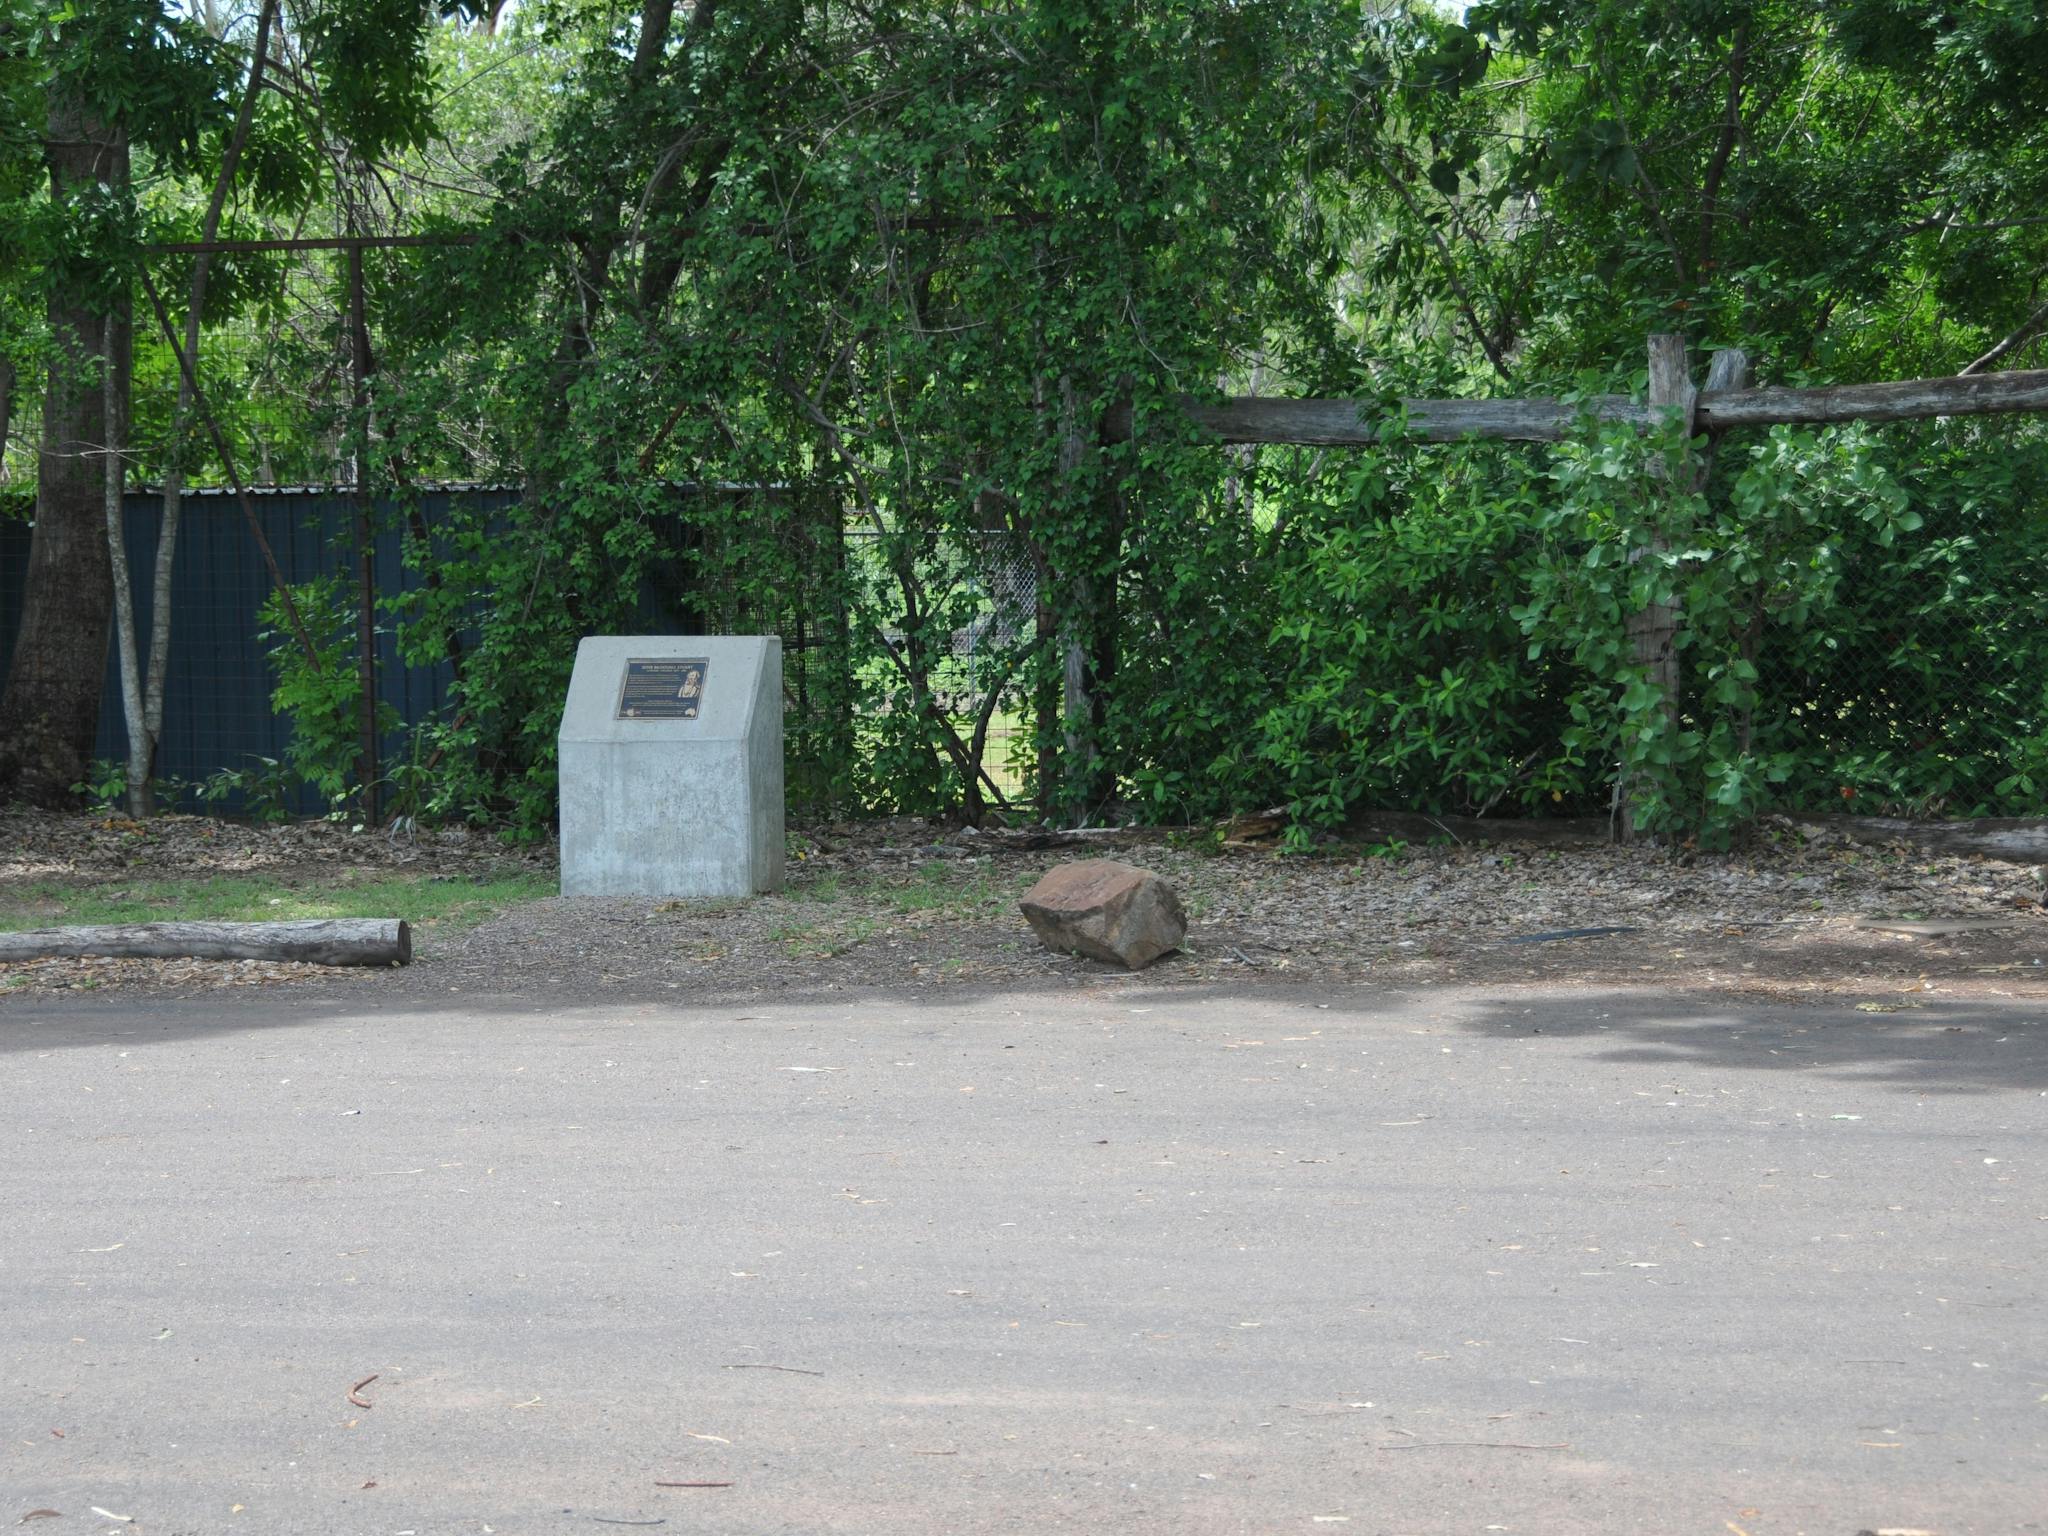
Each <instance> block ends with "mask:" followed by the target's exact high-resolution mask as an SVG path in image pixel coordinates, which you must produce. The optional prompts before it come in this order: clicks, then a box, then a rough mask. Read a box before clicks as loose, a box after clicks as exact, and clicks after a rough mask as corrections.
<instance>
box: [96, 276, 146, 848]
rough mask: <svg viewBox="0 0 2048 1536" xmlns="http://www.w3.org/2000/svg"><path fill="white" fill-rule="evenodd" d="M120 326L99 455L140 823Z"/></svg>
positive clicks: (106, 328)
mask: <svg viewBox="0 0 2048 1536" xmlns="http://www.w3.org/2000/svg"><path fill="white" fill-rule="evenodd" d="M116 330H117V323H116V321H115V320H114V317H113V316H111V315H109V316H108V317H107V319H106V321H105V323H104V324H103V325H102V327H101V330H100V335H101V337H102V338H103V344H102V351H101V355H102V357H104V359H105V361H104V362H103V363H102V364H101V367H100V398H101V404H102V409H104V410H105V412H106V415H107V441H106V445H105V446H104V447H103V448H102V449H101V450H100V462H101V464H102V465H103V466H104V471H103V475H102V485H103V487H104V495H105V498H106V515H107V562H108V565H109V567H110V569H111V575H112V580H113V589H114V625H115V630H114V640H115V644H116V645H117V646H118V647H119V648H120V658H121V717H122V721H123V723H124V724H125V725H126V726H127V728H128V772H127V778H128V796H127V798H128V814H129V815H130V816H133V817H134V818H135V819H136V820H138V821H140V820H141V819H142V818H143V817H145V816H147V815H148V814H149V799H150V796H149V764H150V760H151V758H152V757H153V756H154V755H155V752H156V737H155V735H154V734H153V733H152V732H151V731H150V729H149V725H148V722H147V721H146V720H145V719H144V718H143V709H142V680H141V679H140V678H139V677H137V676H136V673H135V585H134V582H133V581H132V579H131V578H130V577H129V574H128V534H127V529H126V526H125V525H124V523H123V520H122V518H123V514H122V507H121V502H122V493H123V492H124V491H125V490H126V489H127V482H128V472H127V462H126V460H125V459H124V458H123V456H122V449H123V448H124V446H125V445H126V439H127V436H128V434H127V433H126V432H125V431H124V430H122V429H123V428H124V427H125V426H126V422H125V421H124V420H123V418H124V416H125V415H126V413H125V412H124V411H123V410H122V408H121V402H122V396H123V393H124V391H123V389H122V381H123V379H124V377H125V375H126V374H127V372H128V368H127V366H125V365H127V364H128V363H129V362H130V359H128V358H125V357H123V356H122V355H121V353H120V341H119V338H118V337H117V336H116V334H115V332H116Z"/></svg>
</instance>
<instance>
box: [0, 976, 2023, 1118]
mask: <svg viewBox="0 0 2048 1536" xmlns="http://www.w3.org/2000/svg"><path fill="white" fill-rule="evenodd" d="M422 980H423V978H422V977H420V976H418V975H413V976H405V975H399V974H389V975H384V974H378V975H370V976H364V977H360V978H351V979H349V980H345V981H337V982H334V983H331V984H328V985H324V986H318V987H290V988H274V989H267V990H264V991H260V992H249V993H245V994H241V995H237V996H231V997H218V996H208V995H203V994H202V995H196V996H182V997H177V996H165V995H162V994H158V995H156V996H138V995H135V994H132V993H130V994H125V995H110V996H108V997H106V998H103V999H101V998H49V999H34V1000H31V999H26V998H23V999H18V1000H15V1001H14V1002H13V1004H12V1005H11V1006H10V1007H9V1008H8V1009H7V1010H6V1011H5V1012H4V1013H0V1054H4V1053H7V1052H20V1051H50V1050H62V1049H70V1048H79V1047H91V1046H104V1045H108V1044H120V1045H125V1046H133V1045H153V1044H170V1043H175V1042H178V1041H181V1040H192V1039H203V1038H209V1037H213V1036H217V1035H221V1034H228V1033H237V1032H246V1033H251V1034H256V1035H261V1034H265V1033H269V1032H273V1031H278V1030H282V1029H292V1028H302V1027H305V1026H308V1025H318V1026H321V1027H323V1028H326V1029H337V1030H346V1031H348V1032H349V1033H350V1034H352V1035H353V1036H354V1037H355V1038H356V1039H357V1040H359V1041H360V1042H361V1043H362V1044H364V1045H366V1046H367V1045H371V1044H373V1043H375V1042H376V1041H377V1040H378V1038H379V1037H380V1036H384V1035H387V1034H388V1033H390V1032H393V1031H404V1032H406V1033H409V1034H417V1033H419V1032H420V1031H422V1030H428V1031H431V1030H433V1029H434V1027H435V1025H436V1021H437V1020H442V1019H447V1020H448V1021H449V1022H450V1023H451V1024H452V1023H455V1022H457V1019H458V1018H459V1021H460V1023H461V1024H462V1027H463V1030H464V1033H463V1035H462V1036H461V1037H459V1038H457V1037H454V1036H451V1037H450V1039H449V1040H448V1042H447V1043H448V1044H450V1045H454V1046H459V1048H462V1049H475V1050H478V1051H484V1052H487V1051H488V1050H489V1049H490V1041H489V1039H488V1038H487V1032H488V1030H489V1027H490V1025H491V1024H492V1023H493V1022H495V1021H504V1022H508V1023H509V1022H511V1021H514V1020H522V1021H533V1020H552V1021H555V1022H556V1023H557V1024H558V1025H559V1027H561V1028H564V1029H571V1030H573V1029H578V1028H583V1027H587V1026H588V1025H589V1024H591V1023H592V1022H608V1021H610V1020H612V1019H634V1020H639V1021H645V1020H649V1019H655V1018H660V1017H663V1016H670V1017H679V1018H680V1019H682V1020H683V1021H684V1022H685V1023H686V1024H688V1025H690V1026H692V1027H714V1028H715V1027H717V1026H718V1025H719V1024H720V1023H722V1022H728V1021H729V1022H742V1021H747V1020H750V1019H759V1018H762V1017H764V1016H768V1015H771V1014H783V1013H785V1012H788V1011H794V1010H798V1009H804V1010H830V1012H831V1013H832V1014H838V1015H843V1014H844V1013H845V1012H846V1011H848V1010H853V1009H858V1010H861V1011H864V1012H867V1013H871V1014H874V1015H878V1016H881V1017H885V1018H886V1017H902V1016H904V1015H908V1014H912V1013H925V1012H937V1013H939V1014H942V1015H950V1016H951V1017H952V1018H956V1019H957V1018H959V1017H960V1016H961V1015H962V1014H963V1013H964V1012H966V1011H968V1010H972V1009H976V1008H983V1007H986V1006H988V1005H991V1004H1001V1003H1005V1002H1008V1001H1011V1000H1015V999H1030V1000H1031V1005H1032V1006H1034V1007H1036V1006H1041V1005H1049V1006H1057V1007H1061V1008H1063V1009H1080V1010H1083V1011H1086V1010H1091V1009H1096V1008H1099V1009H1101V1010H1102V1011H1103V1012H1105V1013H1113V1014H1122V1013H1124V1012H1125V1011H1126V1010H1129V1009H1132V1008H1141V1009H1144V1010H1145V1014H1144V1015H1143V1016H1145V1017H1147V1018H1148V1019H1149V1020H1150V1023H1151V1025H1152V1026H1154V1027H1167V1028H1171V1027H1175V1026H1176V1024H1177V1022H1178V1021H1176V1020H1175V1018H1174V1014H1175V1011H1176V1010H1177V1009H1181V1008H1187V1009H1190V1010H1193V1009H1195V1008H1197V1007H1201V1006H1203V1005H1209V1006H1210V1007H1213V1005H1214V1004H1216V1003H1218V1002H1224V1003H1228V1004H1231V1005H1233V1007H1245V1008H1252V1007H1260V1006H1270V1007H1279V1008H1286V1009H1288V1010H1290V1011H1291V1010H1296V1009H1300V1010H1306V1011H1309V1012H1311V1013H1313V1015H1314V1017H1315V1019H1316V1021H1317V1023H1318V1024H1319V1025H1321V1026H1322V1027H1325V1028H1328V1027H1332V1026H1349V1027H1363V1028H1371V1027H1374V1025H1375V1024H1376V1023H1378V1022H1379V1021H1382V1020H1385V1019H1387V1018H1389V1017H1390V1016H1391V1015H1393V1014H1395V1013H1397V1012H1398V1013H1399V1014H1400V1015H1401V1017H1402V1019H1403V1020H1404V1021H1412V1020H1413V1018H1414V1017H1415V1010H1416V1009H1417V1008H1418V1006H1419V1007H1421V1008H1424V1009H1426V1010H1428V1012H1429V1014H1430V1015H1431V1016H1432V1017H1434V1018H1436V1019H1438V1020H1440V1021H1441V1023H1442V1027H1443V1028H1444V1029H1445V1030H1446V1031H1463V1032H1465V1033H1468V1034H1471V1035H1475V1036H1483V1037H1486V1038H1492V1039H1502V1040H1508V1039H1522V1040H1531V1041H1534V1040H1541V1041H1544V1042H1555V1043H1556V1044H1557V1045H1558V1046H1559V1047H1560V1048H1562V1050H1563V1052H1564V1054H1565V1055H1567V1056H1569V1057H1583V1056H1585V1055H1586V1054H1588V1053H1589V1052H1590V1054H1591V1055H1592V1057H1593V1058H1594V1059H1597V1060H1600V1061H1606V1062H1622V1063H1639V1064H1644V1065H1650V1066H1660V1067H1671V1068H1678V1067H1694V1068H1712V1069H1722V1070H1737V1071H1772V1072H1818V1073H1823V1074H1828V1075H1832V1076H1838V1077H1841V1078H1844V1079H1855V1080H1859V1081H1863V1082H1874V1083H1880V1084H1888V1085H1893V1086H1896V1087H1898V1088H1901V1089H1904V1090H1909V1091H1919V1092H1926V1091H1949V1092H1968V1093H1993V1092H1998V1091H2001V1090H2003V1091H2025V1092H2028V1093H2037V1092H2040V1091H2042V1090H2044V1089H2048V1001H2043V1000H2041V999H2016V1000H2004V999H1953V998H1941V997H1937V996H1930V997H1927V998H1926V999H1924V1000H1913V999H1906V1000H1898V994H1897V993H1895V992H1894V993H1891V994H1889V995H1888V996H1886V997H1885V998H1883V1000H1882V1001H1875V1002H1873V1004H1872V1005H1871V1006H1872V1008H1873V1009H1884V1010H1888V1011H1865V1010H1863V1009H1859V1008H1858V1007H1857V1006H1856V1003H1855V1002H1854V1001H1853V1000H1846V999H1838V998H1825V999H1815V1000H1811V1001H1803V1002H1788V1001H1783V1000H1779V999H1774V998H1757V999H1755V1000H1751V999H1749V998H1745V997H1739V996H1730V995H1729V994H1728V993H1726V992H1711V991H1705V990H1699V991H1685V990H1675V989H1674V990H1663V991H1657V992H1650V991H1619V990H1613V989H1607V990H1592V989H1588V988H1585V987H1583V986H1572V985H1564V986H1555V987H1539V986H1526V985H1525V986H1519V987H1513V988H1502V989H1499V990H1495V989H1487V988H1467V989H1458V990H1455V991H1453V990H1448V989H1437V988H1402V989H1399V990H1398V991H1396V990H1393V989H1384V988H1370V987H1341V988H1317V987H1303V986H1272V985H1265V986H1259V985H1251V984H1247V985H1241V986H1235V987H1233V986H1184V985H1175V986H1156V985H1151V984H1148V982H1147V979H1146V978H1143V977H1121V976H1113V975H1109V974H1105V975H1104V976H1103V977H1102V978H1099V979H1097V980H1094V981H1091V982H1090V983H1088V984H1085V985H1072V986H1066V987H1053V988H1028V989H1027V988H1017V987H1014V986H1002V985H990V986H977V985H973V984H961V985H949V986H944V987H928V988H915V989H911V988H905V989H893V990H891V989H876V988H830V989H825V988H798V987H790V988H785V989H781V990H778V991H775V992H772V993H767V994H763V993H760V992H744V991H737V990H735V991H732V992H729V993H725V994H722V995H720V994H709V995H707V994H705V993H702V992H694V993H693V992H677V991H670V990H662V991H659V992H650V991H635V992H624V993H615V994H605V993H595V994H593V993H590V992H584V993H557V994H555V995H540V994H535V993H534V992H531V991H521V992H518V993H508V994H506V995H502V996H483V995H479V994H476V993H472V992H455V991H440V990H435V989H433V988H432V987H430V986H425V985H422V984H421V983H422ZM1209 1017H1210V1018H1211V1019H1213V1017H1214V1015H1213V1013H1211V1014H1210V1015H1209Z"/></svg>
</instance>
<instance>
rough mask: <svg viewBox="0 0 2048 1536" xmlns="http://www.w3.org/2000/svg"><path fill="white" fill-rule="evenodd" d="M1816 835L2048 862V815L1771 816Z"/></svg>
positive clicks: (2016, 861) (2023, 861) (2012, 860)
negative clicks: (1957, 817) (1934, 817)
mask: <svg viewBox="0 0 2048 1536" xmlns="http://www.w3.org/2000/svg"><path fill="white" fill-rule="evenodd" d="M1768 819H1770V820H1774V821H1780V822H1784V823H1786V824H1788V825H1790V826H1792V827H1795V828H1797V829H1798V830H1799V831H1800V832H1801V833H1802V834H1804V835H1806V836H1808V837H1813V836H1821V837H1828V836H1834V837H1840V838H1845V839H1847V840H1848V841H1850V842H1856V843H1906V844H1910V845H1911V846H1912V847H1915V848H1924V849H1925V850H1926V851H1927V852H1929V853H1946V854H1950V855H1953V856H1954V857H1957V858H1969V857H1970V856H1971V855H1973V854H1980V855H1982V856H1983V857H1984V858H1987V859H2004V860H2006V861H2007V862H2008V863H2012V864H2048V817H2044V816H1978V817H1973V818H1972V819H1970V820H1968V821H1906V820H1903V819H1902V818H1899V817H1895V816H1802V815H1799V814H1798V813H1797V812H1788V813H1787V814H1785V815H1783V816H1778V817H1771V818H1768Z"/></svg>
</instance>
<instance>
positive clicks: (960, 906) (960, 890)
mask: <svg viewBox="0 0 2048 1536" xmlns="http://www.w3.org/2000/svg"><path fill="white" fill-rule="evenodd" d="M1033 878H1035V877H1033V876H1030V875H1024V876H1021V877H1015V876H1013V877H1011V878H1010V879H1004V878H1002V877H1000V876H998V875H997V874H996V873H995V872H994V871H993V870H991V869H989V868H988V867H986V866H983V865H969V866H967V867H966V868H962V867H961V866H959V865H957V864H952V863H948V862H947V861H946V860H944V859H933V860H931V861H929V862H928V863H925V864H923V865H920V866H919V867H918V870H917V872H916V873H915V874H913V875H911V876H910V877H909V878H908V879H886V878H875V879H872V880H871V881H870V883H869V887H868V891H869V894H870V895H871V896H872V897H874V898H875V899H877V900H880V901H882V902H885V903H886V904H887V905H888V906H890V907H891V908H893V909H894V910H895V911H898V912H902V913H911V912H947V913H951V914H952V915H954V916H957V917H971V916H974V915H977V914H986V913H988V912H989V911H990V910H991V909H995V908H1001V907H1005V906H1008V905H1010V904H1011V903H1013V902H1014V901H1015V900H1016V897H1017V895H1018V894H1019V893H1020V892H1022V891H1025V890H1028V889H1030V887H1031V883H1032V880H1033Z"/></svg>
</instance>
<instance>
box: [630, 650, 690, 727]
mask: <svg viewBox="0 0 2048 1536" xmlns="http://www.w3.org/2000/svg"><path fill="white" fill-rule="evenodd" d="M710 670H711V663H710V661H709V660H708V659H707V658H705V657H702V656H682V657H673V658H671V657H663V658H661V659H660V660H641V659H640V658H638V657H635V658H633V659H631V660H629V661H628V662H627V663H626V678H625V681H624V682H623V683H621V684H620V685H619V714H618V718H619V719H621V720H694V719H696V718H697V712H698V710H700V709H701V708H703V705H704V679H705V676H706V675H707V674H708V673H709V672H710Z"/></svg>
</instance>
